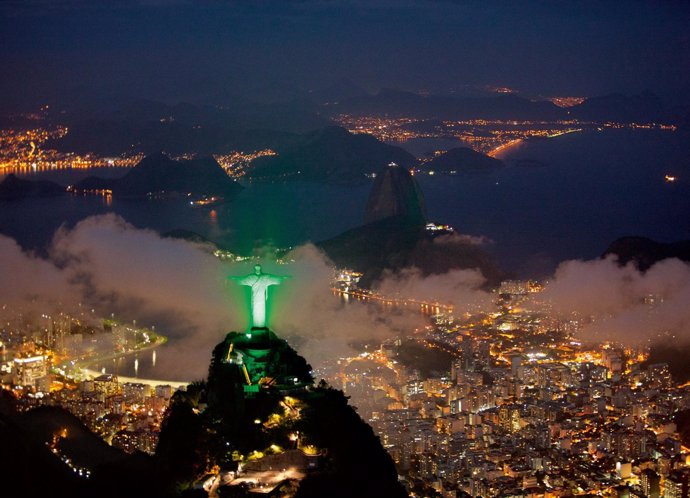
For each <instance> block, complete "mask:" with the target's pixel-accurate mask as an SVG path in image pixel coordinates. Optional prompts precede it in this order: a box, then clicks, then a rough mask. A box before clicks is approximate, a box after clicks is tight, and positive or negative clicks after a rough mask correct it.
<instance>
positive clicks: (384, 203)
mask: <svg viewBox="0 0 690 498" xmlns="http://www.w3.org/2000/svg"><path fill="white" fill-rule="evenodd" d="M393 216H400V217H402V218H404V219H406V220H408V221H409V222H410V223H411V224H413V225H424V224H426V207H425V204H424V195H423V194H422V190H421V189H420V188H419V185H417V182H416V181H415V180H414V178H413V177H412V175H411V174H410V172H409V171H408V170H407V168H403V167H401V166H398V165H397V164H395V163H391V164H389V165H388V166H386V167H385V168H383V170H382V171H381V172H379V173H378V174H377V176H376V180H374V184H373V185H372V187H371V193H370V194H369V199H368V200H367V207H366V210H365V213H364V222H365V223H372V222H374V221H378V220H382V219H385V218H390V217H393Z"/></svg>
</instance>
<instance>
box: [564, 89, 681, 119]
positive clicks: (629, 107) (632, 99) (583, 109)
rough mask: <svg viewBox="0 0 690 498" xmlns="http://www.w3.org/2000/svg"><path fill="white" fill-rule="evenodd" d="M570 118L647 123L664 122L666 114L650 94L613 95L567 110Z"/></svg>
mask: <svg viewBox="0 0 690 498" xmlns="http://www.w3.org/2000/svg"><path fill="white" fill-rule="evenodd" d="M569 111H570V114H571V116H572V117H575V118H577V119H581V120H584V121H618V122H623V123H630V122H638V123H648V122H653V121H657V122H658V121H661V120H664V119H665V118H666V117H667V115H668V113H667V111H666V110H665V109H664V106H663V104H662V102H661V99H660V98H659V97H657V96H656V95H654V94H653V93H651V92H645V93H641V94H639V95H632V96H627V95H622V94H620V93H614V94H610V95H603V96H601V97H591V98H588V99H585V100H584V101H583V102H582V103H580V104H578V105H576V106H573V107H571V108H570V109H569Z"/></svg>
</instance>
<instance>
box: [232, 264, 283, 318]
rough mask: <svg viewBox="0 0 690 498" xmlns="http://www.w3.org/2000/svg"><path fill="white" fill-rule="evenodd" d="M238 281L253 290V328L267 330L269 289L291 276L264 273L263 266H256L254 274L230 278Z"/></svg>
mask: <svg viewBox="0 0 690 498" xmlns="http://www.w3.org/2000/svg"><path fill="white" fill-rule="evenodd" d="M228 278H229V279H231V280H234V281H236V282H237V283H238V284H239V285H246V286H248V287H250V288H251V291H252V298H251V310H252V318H251V327H252V328H266V300H267V299H268V287H269V286H271V285H278V284H280V283H281V282H282V281H283V280H285V279H286V278H290V277H289V276H284V277H281V276H276V275H269V274H268V273H263V272H262V271H261V265H256V266H254V273H250V274H249V275H246V276H244V277H228Z"/></svg>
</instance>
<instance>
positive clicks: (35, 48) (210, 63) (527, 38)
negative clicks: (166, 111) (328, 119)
mask: <svg viewBox="0 0 690 498" xmlns="http://www.w3.org/2000/svg"><path fill="white" fill-rule="evenodd" d="M0 19H1V21H0V51H1V52H0V53H1V54H2V55H1V57H2V61H3V73H4V75H3V77H2V79H1V81H0V88H1V92H0V105H2V106H3V107H4V108H7V109H13V108H21V107H24V106H30V105H34V104H36V103H40V102H43V101H46V102H48V101H51V102H62V103H69V102H80V101H81V102H82V103H83V102H87V101H89V100H94V101H111V100H117V99H131V98H154V99H161V100H168V101H173V102H174V101H179V100H187V101H196V102H222V101H227V100H229V99H232V98H234V97H236V96H245V97H250V98H253V99H257V100H258V99H263V100H271V99H283V98H292V97H294V96H296V95H299V92H298V91H308V90H313V89H319V88H323V87H325V86H328V85H330V84H331V83H333V82H334V81H336V80H338V79H340V78H349V79H351V80H352V81H354V82H355V83H357V84H358V85H361V86H363V87H364V88H366V89H368V90H370V91H375V90H377V89H379V88H381V87H394V88H400V89H407V90H429V91H432V92H448V91H467V85H470V86H478V87H481V86H484V85H495V86H507V87H510V88H513V89H516V90H518V91H520V92H522V93H523V94H525V95H528V96H533V97H539V96H556V95H558V96H564V95H574V96H593V95H603V94H607V93H613V92H621V93H626V94H634V93H638V92H641V91H645V90H651V91H654V92H656V93H657V94H659V95H661V96H662V97H664V98H666V99H670V100H672V101H676V102H679V103H687V102H688V101H689V100H690V97H688V94H690V29H688V26H690V3H688V2H675V1H667V2H661V1H659V2H651V1H650V2H641V1H618V2H604V1H591V2H590V1H584V2H568V3H566V2H546V1H543V2H542V1H531V2H527V1H525V2H500V1H486V0H483V1H477V2H473V1H467V2H465V1H457V2H453V1H426V2H424V1H412V0H400V1H341V2H335V1H309V0H305V1H299V2H286V1H268V0H267V1H256V2H254V1H250V2H239V1H238V2H233V1H205V2H203V1H202V2H191V1H189V2H187V1H165V0H157V1H156V0H150V1H146V0H141V1H134V0H123V1H115V0H114V1H110V2H106V1H96V0H88V1H86V0H85V1H77V0H72V1H69V0H34V1H12V0H8V1H4V2H2V3H1V4H0Z"/></svg>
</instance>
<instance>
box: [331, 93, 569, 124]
mask: <svg viewBox="0 0 690 498" xmlns="http://www.w3.org/2000/svg"><path fill="white" fill-rule="evenodd" d="M328 110H329V111H330V112H332V113H333V114H342V113H346V114H357V115H358V114H365V115H371V114H374V115H389V116H408V117H409V116H414V117H417V118H424V119H472V118H484V119H540V120H556V119H560V118H564V117H566V116H567V113H566V111H565V110H564V109H561V108H560V107H558V106H556V105H554V104H553V103H551V102H549V101H544V100H542V101H531V100H528V99H525V98H522V97H519V96H517V95H499V96H490V97H471V98H469V97H456V96H447V95H419V94H417V93H411V92H405V91H401V90H394V89H389V88H384V89H381V91H380V92H379V93H377V94H376V95H361V96H355V97H351V98H349V99H343V100H342V101H341V102H340V103H339V104H337V105H332V106H329V107H328Z"/></svg>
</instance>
